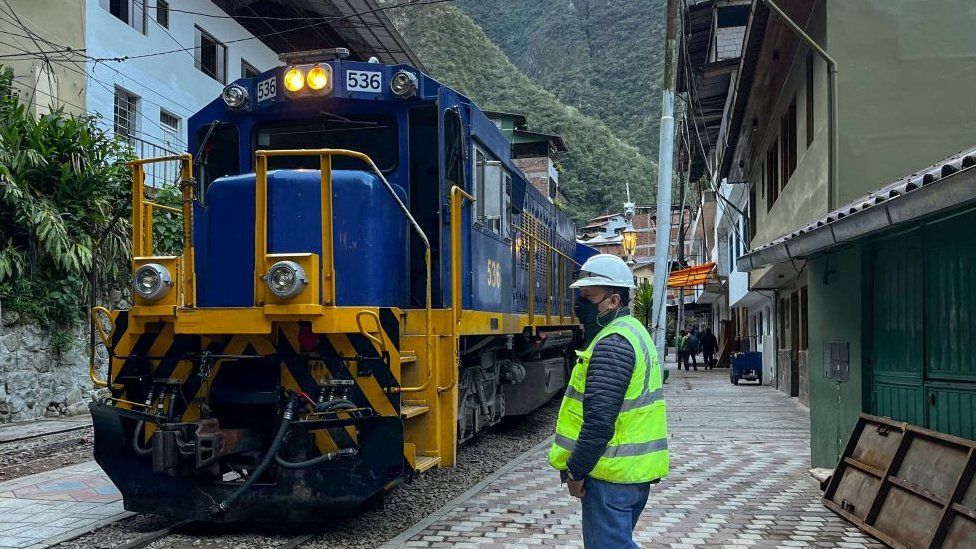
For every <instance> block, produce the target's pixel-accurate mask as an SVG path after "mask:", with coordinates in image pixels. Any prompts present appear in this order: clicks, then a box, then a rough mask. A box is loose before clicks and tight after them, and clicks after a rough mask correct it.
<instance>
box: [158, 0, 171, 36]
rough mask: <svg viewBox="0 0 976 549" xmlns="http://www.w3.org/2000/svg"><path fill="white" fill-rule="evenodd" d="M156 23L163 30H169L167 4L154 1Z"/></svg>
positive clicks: (159, 0)
mask: <svg viewBox="0 0 976 549" xmlns="http://www.w3.org/2000/svg"><path fill="white" fill-rule="evenodd" d="M156 22H157V23H159V26H160V27H163V28H164V29H168V28H169V2H167V1H166V0H156Z"/></svg>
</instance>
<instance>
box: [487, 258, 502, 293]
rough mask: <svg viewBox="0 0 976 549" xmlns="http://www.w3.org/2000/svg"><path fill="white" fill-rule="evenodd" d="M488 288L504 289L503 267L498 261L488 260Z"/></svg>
mask: <svg viewBox="0 0 976 549" xmlns="http://www.w3.org/2000/svg"><path fill="white" fill-rule="evenodd" d="M488 286H489V287H492V288H501V287H502V266H501V264H499V263H498V262H497V261H492V260H490V259H489V260H488Z"/></svg>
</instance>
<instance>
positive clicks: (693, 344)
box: [685, 327, 701, 372]
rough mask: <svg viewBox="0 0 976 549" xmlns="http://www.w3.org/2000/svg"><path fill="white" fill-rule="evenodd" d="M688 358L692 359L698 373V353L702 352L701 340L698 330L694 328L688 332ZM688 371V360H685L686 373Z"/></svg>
mask: <svg viewBox="0 0 976 549" xmlns="http://www.w3.org/2000/svg"><path fill="white" fill-rule="evenodd" d="M687 347H688V356H689V357H691V364H692V365H693V366H694V367H695V371H696V372H697V371H698V353H699V352H701V339H700V338H699V337H698V328H697V327H696V328H692V329H691V331H690V332H688V344H687ZM687 370H688V360H687V359H686V360H685V371H687Z"/></svg>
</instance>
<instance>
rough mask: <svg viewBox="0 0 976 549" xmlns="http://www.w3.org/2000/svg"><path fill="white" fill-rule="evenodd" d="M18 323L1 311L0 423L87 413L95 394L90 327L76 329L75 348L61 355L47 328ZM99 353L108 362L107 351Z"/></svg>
mask: <svg viewBox="0 0 976 549" xmlns="http://www.w3.org/2000/svg"><path fill="white" fill-rule="evenodd" d="M19 320H20V319H19V317H18V316H17V315H16V314H15V313H11V312H7V311H2V310H0V423H7V422H11V421H22V420H25V419H36V418H41V417H57V416H62V415H76V414H82V413H86V412H87V411H88V403H89V402H90V401H91V394H92V392H94V390H95V389H94V387H93V386H92V382H91V380H90V379H89V378H88V325H87V324H86V323H84V322H79V323H78V324H77V325H76V326H74V327H73V328H72V329H71V335H72V343H71V345H70V346H69V348H68V349H67V350H65V351H64V352H61V353H58V352H56V351H54V350H52V349H51V334H50V332H49V331H48V330H47V329H46V328H44V327H41V326H37V325H33V324H20V323H19ZM99 354H100V355H102V356H101V359H102V360H103V361H104V359H105V349H104V347H102V348H101V349H100V353H99ZM103 370H104V368H103Z"/></svg>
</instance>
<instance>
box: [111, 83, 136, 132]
mask: <svg viewBox="0 0 976 549" xmlns="http://www.w3.org/2000/svg"><path fill="white" fill-rule="evenodd" d="M138 116H139V96H137V95H135V94H132V93H129V92H128V91H126V90H124V89H122V88H119V87H116V88H115V116H114V120H113V122H114V124H113V126H114V130H115V135H117V136H119V137H123V138H125V139H126V140H128V141H129V142H130V143H131V142H132V141H133V140H134V139H135V134H136V132H137V127H136V126H137V122H138Z"/></svg>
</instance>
